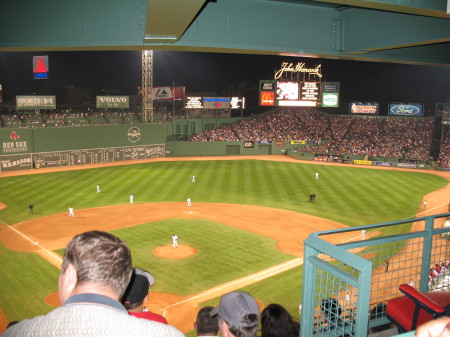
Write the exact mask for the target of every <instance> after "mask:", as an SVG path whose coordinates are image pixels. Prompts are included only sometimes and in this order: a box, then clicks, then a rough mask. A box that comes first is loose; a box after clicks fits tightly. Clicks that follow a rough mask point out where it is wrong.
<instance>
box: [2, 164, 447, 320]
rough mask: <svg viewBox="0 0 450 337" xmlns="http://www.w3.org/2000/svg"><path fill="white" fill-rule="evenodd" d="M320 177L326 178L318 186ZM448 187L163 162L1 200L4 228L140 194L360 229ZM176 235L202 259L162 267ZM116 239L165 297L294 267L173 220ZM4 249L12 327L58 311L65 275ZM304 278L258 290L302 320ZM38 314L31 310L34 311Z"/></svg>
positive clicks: (7, 194) (423, 179)
mask: <svg viewBox="0 0 450 337" xmlns="http://www.w3.org/2000/svg"><path fill="white" fill-rule="evenodd" d="M315 172H319V174H320V179H319V180H318V181H317V180H315V179H314V174H315ZM192 175H195V176H196V180H197V182H196V183H195V184H192V183H191V178H192ZM97 184H100V186H101V189H102V193H100V194H97V193H96V185H97ZM446 184H447V180H445V179H443V178H441V177H438V176H434V175H431V174H424V173H417V172H401V171H395V170H392V171H390V170H371V169H359V168H353V167H341V166H325V165H322V164H319V165H311V164H300V163H285V162H271V161H259V160H242V161H192V162H185V161H180V162H155V163H147V164H136V165H129V166H118V167H107V168H97V169H87V170H77V171H67V172H59V173H46V174H37V175H30V176H18V177H5V178H1V179H0V201H1V202H3V203H5V204H7V205H8V207H7V208H6V209H4V210H2V211H0V220H2V221H3V222H5V223H7V224H9V225H11V224H14V223H18V222H21V221H25V220H27V219H30V218H37V217H41V216H45V215H50V214H55V213H60V212H67V208H68V207H69V206H72V207H74V208H75V212H76V210H77V209H82V208H90V207H97V206H103V205H113V204H123V203H128V201H129V195H130V194H133V195H134V197H135V202H137V203H139V202H174V201H175V202H177V201H179V202H185V201H186V198H187V197H190V198H191V199H192V201H193V203H195V202H220V203H235V204H250V205H260V206H266V207H272V208H282V209H287V210H292V211H296V212H301V213H307V214H311V215H315V216H320V217H324V218H328V219H331V220H334V221H338V222H341V223H343V224H346V225H349V226H357V225H365V224H370V223H379V222H386V221H393V220H399V219H405V218H409V217H413V216H414V215H415V214H416V211H417V209H418V207H419V206H420V201H421V199H422V196H423V195H424V194H427V193H429V192H431V191H433V190H436V189H438V188H440V187H442V186H444V185H446ZM311 192H314V193H315V194H316V195H317V199H316V202H315V203H309V202H308V197H309V193H311ZM30 203H32V204H34V207H35V214H31V215H30V214H29V213H28V205H29V204H30ZM175 229H176V230H175ZM274 230H276V229H274ZM173 232H176V233H177V234H178V235H179V236H180V239H183V240H186V243H187V244H191V245H192V246H195V247H196V248H197V249H198V250H199V252H198V254H197V255H196V256H195V257H190V258H187V259H184V260H179V261H164V263H163V264H157V263H156V259H155V258H154V257H153V255H152V254H151V251H152V249H153V248H154V247H155V246H156V245H160V244H161V242H166V241H167V238H168V237H169V238H170V236H171V235H172V234H173ZM114 233H115V234H117V235H119V236H120V237H122V238H124V239H125V240H126V241H127V243H128V244H129V245H130V247H131V249H132V252H133V257H134V261H135V264H136V265H140V266H142V267H144V268H148V269H149V270H151V271H153V272H154V273H155V274H156V278H157V281H156V288H155V291H167V292H175V293H179V294H182V295H190V294H194V293H196V292H199V291H201V290H205V289H208V288H211V287H212V286H214V285H217V284H220V283H223V282H226V281H229V280H231V279H234V278H236V277H239V276H242V275H246V274H250V273H252V272H255V271H258V270H260V269H263V268H266V267H268V266H270V265H273V264H276V263H280V262H282V261H285V260H287V259H290V258H292V257H291V256H289V255H287V254H284V253H281V252H278V251H277V250H276V249H274V245H275V242H274V241H273V240H271V239H267V238H261V237H259V236H258V235H255V234H251V233H247V232H243V231H240V230H238V229H235V228H230V227H227V226H223V225H220V224H215V223H211V222H208V221H195V223H194V222H193V221H192V220H177V219H173V220H168V221H164V222H160V223H158V224H157V225H155V224H146V225H141V226H137V227H130V228H124V229H120V230H116V231H114ZM0 248H1V251H2V252H3V254H0V268H1V273H2V282H0V284H1V285H0V291H1V294H0V307H1V308H2V309H3V310H4V311H5V312H6V314H7V315H8V318H9V319H22V318H24V317H31V316H34V315H36V313H43V312H46V311H48V310H49V308H48V306H47V305H45V304H43V303H42V297H44V296H43V294H48V293H51V292H53V291H56V280H57V275H58V270H57V269H56V268H55V267H53V266H51V265H49V264H48V263H47V262H46V261H44V260H43V259H41V258H39V257H37V256H36V255H34V254H29V253H18V252H12V251H9V250H8V249H6V248H5V247H0ZM59 253H60V252H59ZM20 270H26V271H27V273H26V275H27V277H26V280H25V281H24V282H22V281H20V282H17V278H16V277H15V274H17V273H18V271H20ZM300 271H301V268H295V269H294V270H292V271H289V272H286V273H283V274H282V275H278V276H275V277H272V278H270V279H268V280H265V281H262V282H260V283H258V284H256V285H253V286H250V287H248V289H249V290H250V291H251V292H252V293H253V294H255V296H257V297H258V298H260V299H261V300H262V301H263V302H264V303H271V302H279V303H282V304H283V305H285V306H286V307H288V309H289V310H290V311H291V312H292V313H293V314H295V313H296V312H298V303H299V300H300V290H301V272H300ZM3 275H6V277H5V276H3ZM20 277H21V278H22V277H23V276H20ZM187 277H188V278H187ZM35 283H37V284H38V285H39V289H40V291H39V292H38V293H36V296H35V298H33V299H32V300H30V301H26V302H25V303H26V304H24V305H23V306H21V307H20V308H17V303H24V302H23V298H24V297H25V296H28V295H29V294H30V291H32V292H34V289H35V288H33V284H34V286H36V284H35ZM30 289H31V290H30ZM9 290H11V291H9ZM41 295H42V296H41ZM28 306H30V307H31V309H30V310H29V309H26V308H25V307H28Z"/></svg>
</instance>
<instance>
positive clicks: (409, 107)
mask: <svg viewBox="0 0 450 337" xmlns="http://www.w3.org/2000/svg"><path fill="white" fill-rule="evenodd" d="M389 115H390V116H423V105H422V104H396V103H391V104H389Z"/></svg>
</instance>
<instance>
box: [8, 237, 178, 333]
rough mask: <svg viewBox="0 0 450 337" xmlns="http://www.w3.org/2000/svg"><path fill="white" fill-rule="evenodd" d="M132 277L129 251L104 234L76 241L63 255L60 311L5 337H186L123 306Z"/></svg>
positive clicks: (17, 327)
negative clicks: (124, 294)
mask: <svg viewBox="0 0 450 337" xmlns="http://www.w3.org/2000/svg"><path fill="white" fill-rule="evenodd" d="M131 274H132V267H131V252H130V249H129V248H128V246H127V245H126V244H125V242H123V241H122V240H121V239H119V238H118V237H116V236H114V235H112V234H109V233H106V232H101V231H91V232H86V233H83V234H79V235H77V236H75V237H74V238H73V239H72V240H71V241H70V242H69V244H68V245H67V247H66V250H65V251H64V257H63V262H62V266H61V274H60V277H59V281H58V288H59V301H60V303H62V306H61V307H59V308H57V309H55V310H53V311H51V312H50V313H48V314H47V315H44V316H37V317H35V318H33V319H26V320H23V321H20V322H19V323H17V324H15V325H13V326H11V327H10V328H8V329H7V330H6V331H5V332H4V334H3V335H2V336H3V337H16V336H17V337H22V336H35V337H37V336H66V337H85V336H99V337H115V336H117V337H123V336H127V337H141V336H150V337H161V336H165V337H183V336H184V335H183V334H182V333H181V332H180V331H178V330H177V329H175V328H174V327H171V326H169V325H165V324H161V323H157V322H151V321H147V320H144V319H138V318H136V317H133V316H131V315H129V314H128V312H127V310H126V309H125V308H124V307H123V306H122V305H121V304H120V302H119V299H120V298H121V297H122V295H123V293H124V292H125V289H126V288H127V286H128V284H129V282H130V278H131Z"/></svg>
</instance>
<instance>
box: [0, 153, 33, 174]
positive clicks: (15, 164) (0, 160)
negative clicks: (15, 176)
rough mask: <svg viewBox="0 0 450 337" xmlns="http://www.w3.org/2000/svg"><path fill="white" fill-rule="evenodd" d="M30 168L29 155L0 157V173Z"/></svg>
mask: <svg viewBox="0 0 450 337" xmlns="http://www.w3.org/2000/svg"><path fill="white" fill-rule="evenodd" d="M31 168H32V161H31V154H22V155H11V156H1V157H0V171H1V172H8V171H20V170H30V169H31Z"/></svg>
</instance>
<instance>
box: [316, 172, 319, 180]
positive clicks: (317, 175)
mask: <svg viewBox="0 0 450 337" xmlns="http://www.w3.org/2000/svg"><path fill="white" fill-rule="evenodd" d="M316 180H319V172H316Z"/></svg>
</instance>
